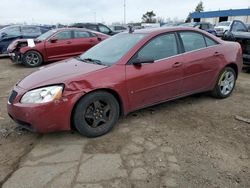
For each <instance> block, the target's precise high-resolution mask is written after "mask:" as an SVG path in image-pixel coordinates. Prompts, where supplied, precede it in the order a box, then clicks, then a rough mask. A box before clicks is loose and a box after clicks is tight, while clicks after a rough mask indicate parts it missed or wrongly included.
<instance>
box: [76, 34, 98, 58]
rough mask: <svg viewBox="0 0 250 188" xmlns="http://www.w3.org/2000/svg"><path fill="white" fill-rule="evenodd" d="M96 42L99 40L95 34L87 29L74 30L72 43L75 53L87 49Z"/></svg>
mask: <svg viewBox="0 0 250 188" xmlns="http://www.w3.org/2000/svg"><path fill="white" fill-rule="evenodd" d="M97 43H99V40H98V38H97V36H96V35H95V34H93V33H91V32H88V31H80V30H74V39H73V40H72V45H73V48H74V49H75V54H76V55H77V54H81V53H83V52H85V51H87V50H88V49H90V48H91V47H93V46H94V45H96V44H97Z"/></svg>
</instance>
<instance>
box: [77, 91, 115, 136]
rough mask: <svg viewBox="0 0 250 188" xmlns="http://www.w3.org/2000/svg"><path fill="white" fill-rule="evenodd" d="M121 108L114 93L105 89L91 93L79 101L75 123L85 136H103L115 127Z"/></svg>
mask: <svg viewBox="0 0 250 188" xmlns="http://www.w3.org/2000/svg"><path fill="white" fill-rule="evenodd" d="M119 110H120V107H119V104H118V102H117V100H116V98H115V97H114V96H113V95H112V94H110V93H108V92H104V91H97V92H93V93H89V94H87V95H86V96H84V97H83V98H82V99H80V101H79V102H78V103H77V105H76V107H75V110H74V113H73V125H74V127H75V128H76V130H77V131H78V132H79V133H80V134H82V135H84V136H87V137H97V136H101V135H104V134H106V133H107V132H109V131H110V130H111V129H112V128H113V127H114V125H115V124H116V122H117V121H118V118H119V112H120V111H119Z"/></svg>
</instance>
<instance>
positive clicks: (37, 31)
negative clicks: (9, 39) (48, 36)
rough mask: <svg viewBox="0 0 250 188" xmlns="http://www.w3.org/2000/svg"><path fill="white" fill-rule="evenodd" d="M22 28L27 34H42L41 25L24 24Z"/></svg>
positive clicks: (24, 33)
mask: <svg viewBox="0 0 250 188" xmlns="http://www.w3.org/2000/svg"><path fill="white" fill-rule="evenodd" d="M21 29H22V33H23V35H25V36H38V35H41V34H42V33H41V30H40V28H39V27H31V26H23V27H22V28H21Z"/></svg>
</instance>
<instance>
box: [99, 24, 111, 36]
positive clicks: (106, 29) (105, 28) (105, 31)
mask: <svg viewBox="0 0 250 188" xmlns="http://www.w3.org/2000/svg"><path fill="white" fill-rule="evenodd" d="M99 30H100V32H102V33H105V34H109V33H110V30H109V28H107V27H105V26H103V25H99Z"/></svg>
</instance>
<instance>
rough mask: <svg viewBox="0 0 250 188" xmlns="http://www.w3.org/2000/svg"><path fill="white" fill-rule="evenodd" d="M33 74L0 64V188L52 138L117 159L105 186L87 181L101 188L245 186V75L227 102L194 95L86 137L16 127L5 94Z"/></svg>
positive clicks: (248, 154) (249, 154) (248, 178)
mask: <svg viewBox="0 0 250 188" xmlns="http://www.w3.org/2000/svg"><path fill="white" fill-rule="evenodd" d="M35 70H36V69H35V68H34V69H31V68H26V67H24V66H21V65H13V64H11V62H10V61H9V59H7V58H1V59H0V91H1V92H0V187H1V185H3V184H4V183H6V182H7V184H5V187H11V185H13V184H11V183H13V181H15V177H17V175H18V173H16V175H13V173H14V172H15V171H17V169H18V168H19V167H20V161H21V162H22V161H23V159H25V158H29V156H30V155H31V156H32V154H34V152H35V151H36V150H37V148H39V147H42V145H43V144H44V143H45V144H46V142H48V140H49V139H51V138H52V139H53V140H54V141H55V140H61V141H62V142H63V143H67V138H68V137H70V139H72V138H73V139H77V140H78V141H79V140H82V141H84V142H85V141H86V143H85V144H84V152H85V153H88V155H91V156H92V157H93V158H92V160H93V164H97V163H98V160H100V159H105V161H107V163H108V162H109V160H108V159H109V156H110V160H113V161H114V162H115V161H116V162H117V163H119V160H120V157H118V156H117V155H119V156H121V163H122V164H123V166H124V171H122V172H121V171H118V174H119V173H120V177H119V178H118V177H116V176H115V175H114V178H113V179H112V180H110V181H107V179H105V178H104V177H102V175H100V177H99V179H93V181H92V183H98V186H99V187H143V188H144V187H250V124H247V123H245V122H241V121H238V120H236V119H235V116H236V115H239V116H242V117H245V118H250V73H241V74H240V76H239V78H238V81H237V85H236V88H235V91H234V93H233V94H232V96H231V97H229V98H227V99H224V100H217V99H214V98H211V97H210V96H209V95H207V94H199V95H193V96H190V97H186V98H182V99H179V100H175V101H172V102H167V103H164V104H161V105H157V106H154V107H151V108H146V109H143V110H140V111H136V112H134V113H132V114H130V115H128V116H127V117H124V118H121V119H120V120H119V123H118V125H117V126H116V127H115V128H114V130H113V131H112V132H111V133H109V134H108V135H105V136H103V137H100V138H96V139H88V138H84V137H81V136H79V135H78V134H77V133H74V134H72V133H71V132H67V133H53V134H48V135H40V134H34V133H29V132H19V131H16V130H15V127H16V125H15V123H14V122H13V121H12V120H11V119H10V118H9V117H8V115H7V112H6V103H7V97H8V94H9V92H10V90H11V89H12V86H13V85H14V84H15V83H16V82H17V81H18V80H19V79H21V78H23V77H24V76H25V75H27V74H29V73H31V72H33V71H35ZM64 137H65V140H64ZM52 149H53V148H52ZM71 149H72V148H71ZM107 153H108V154H107ZM165 153H168V154H165ZM104 154H107V155H104ZM95 156H96V158H94V157H95ZM96 161H97V163H95V162H96ZM33 162H34V161H33ZM84 165H85V166H84ZM84 165H83V167H84V168H88V164H85V163H84ZM21 166H22V165H21ZM91 168H95V166H92V167H91ZM96 168H97V167H96ZM110 168H111V167H110ZM79 170H81V167H80V168H79V169H78V171H79ZM111 170H112V168H111ZM116 170H117V169H116ZM90 173H91V172H90ZM14 174H15V173H14ZM40 178H43V177H40ZM102 178H104V179H102ZM115 178H118V180H119V182H118V183H117V181H118V180H117V179H115ZM9 179H10V181H8V180H9ZM73 179H74V181H72V182H73V183H72V182H71V184H70V185H71V187H72V186H73V185H74V186H75V187H77V186H76V183H77V181H79V182H81V181H83V182H85V175H84V174H80V175H79V176H78V177H77V178H73ZM95 180H96V182H95ZM99 180H100V181H99ZM102 180H103V181H102ZM104 180H105V181H104ZM79 182H78V183H79ZM8 185H9V186H8ZM79 185H80V184H79ZM92 185H93V184H92ZM95 185H96V184H95ZM121 185H123V186H121ZM84 186H85V184H84ZM84 186H83V184H82V187H84ZM98 186H96V187H98ZM78 187H81V186H78ZM85 187H87V185H86V186H85Z"/></svg>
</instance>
